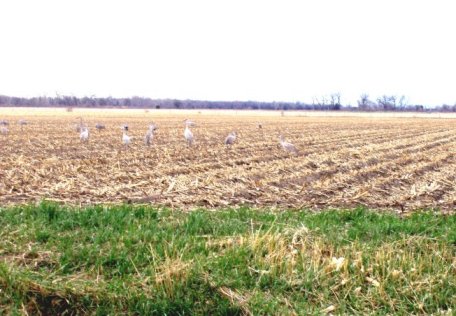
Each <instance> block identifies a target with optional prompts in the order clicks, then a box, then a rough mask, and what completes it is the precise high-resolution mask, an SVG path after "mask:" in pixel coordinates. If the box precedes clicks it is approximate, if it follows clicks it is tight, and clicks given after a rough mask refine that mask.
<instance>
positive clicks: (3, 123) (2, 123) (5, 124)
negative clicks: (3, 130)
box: [0, 120, 9, 126]
mask: <svg viewBox="0 0 456 316" xmlns="http://www.w3.org/2000/svg"><path fill="white" fill-rule="evenodd" d="M0 125H3V126H8V125H9V122H8V121H7V120H0Z"/></svg>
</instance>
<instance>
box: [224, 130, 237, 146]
mask: <svg viewBox="0 0 456 316" xmlns="http://www.w3.org/2000/svg"><path fill="white" fill-rule="evenodd" d="M235 140H236V133H235V132H231V133H229V134H228V136H227V137H226V138H225V145H233V144H234V141H235Z"/></svg>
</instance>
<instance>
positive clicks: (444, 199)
mask: <svg viewBox="0 0 456 316" xmlns="http://www.w3.org/2000/svg"><path fill="white" fill-rule="evenodd" d="M343 115H345V113H343V114H342V115H340V116H323V115H322V116H320V117H318V116H310V115H307V113H306V112H295V113H288V112H285V115H283V116H282V115H281V113H280V112H252V111H250V112H248V111H246V112H243V111H239V112H236V111H232V112H229V111H207V110H205V111H198V110H195V111H170V110H150V111H144V110H82V109H74V110H72V111H66V110H64V109H31V110H28V109H27V110H23V109H14V110H12V109H0V120H6V121H8V123H9V125H7V126H6V130H4V131H3V132H4V133H2V134H0V149H1V153H2V154H1V156H0V203H1V204H10V203H22V202H33V201H39V200H42V199H48V200H54V201H60V202H69V203H72V204H92V203H102V202H103V203H106V202H108V203H109V202H114V203H117V202H130V201H131V202H143V203H153V204H160V205H166V206H171V207H179V208H195V207H198V206H210V207H224V206H231V205H239V204H249V205H253V206H271V207H274V206H278V207H288V208H289V207H291V208H294V207H296V208H302V207H306V208H316V209H320V208H328V207H353V206H356V205H366V206H368V207H371V208H378V209H395V210H402V211H407V210H413V209H418V208H431V207H432V208H440V209H443V210H453V209H454V205H455V203H456V178H455V171H456V170H455V169H456V158H455V153H456V145H455V142H456V119H454V118H435V117H424V116H423V117H413V116H412V115H409V117H388V116H385V115H381V116H376V114H372V115H363V116H352V117H349V116H343ZM80 118H82V123H83V124H84V125H87V126H88V128H89V135H90V136H89V140H88V142H81V140H80V133H79V132H77V131H76V126H77V125H78V124H80V122H81V119H80ZM186 118H189V119H191V120H192V121H194V122H195V126H192V127H190V129H191V131H192V132H193V136H194V143H193V145H192V146H190V147H189V146H187V143H186V141H185V139H184V128H185V124H184V122H183V120H184V119H186ZM21 119H22V120H25V121H26V124H19V120H21ZM152 122H153V123H155V124H156V125H157V127H158V129H157V130H156V131H155V133H154V137H153V140H152V144H151V146H146V145H145V144H144V136H145V134H146V132H147V128H148V126H149V124H151V123H152ZM97 123H101V124H103V125H104V126H105V128H104V129H100V130H97V129H96V128H95V125H96V124H97ZM123 124H128V126H129V129H128V135H129V136H130V137H131V142H130V144H128V145H126V144H123V143H122V129H121V126H122V125H123ZM259 124H261V128H260V127H259ZM231 131H235V132H236V134H237V138H236V140H235V142H234V144H233V145H232V146H226V145H225V144H224V140H225V138H226V136H227V135H228V133H230V132H231ZM279 135H283V136H284V138H285V139H286V141H288V142H290V143H292V144H294V145H295V146H296V148H297V149H298V153H297V154H294V153H290V152H287V151H285V150H283V148H282V147H281V145H280V143H279Z"/></svg>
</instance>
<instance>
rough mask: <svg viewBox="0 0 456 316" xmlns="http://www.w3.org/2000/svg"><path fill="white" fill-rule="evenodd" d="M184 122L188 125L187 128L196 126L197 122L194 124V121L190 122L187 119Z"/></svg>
mask: <svg viewBox="0 0 456 316" xmlns="http://www.w3.org/2000/svg"><path fill="white" fill-rule="evenodd" d="M184 122H185V124H186V125H187V126H190V127H192V126H196V124H195V122H193V121H191V120H189V119H185V120H184Z"/></svg>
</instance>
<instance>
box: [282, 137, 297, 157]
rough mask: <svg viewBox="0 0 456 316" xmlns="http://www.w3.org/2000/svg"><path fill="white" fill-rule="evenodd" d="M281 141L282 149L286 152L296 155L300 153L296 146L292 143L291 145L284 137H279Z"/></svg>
mask: <svg viewBox="0 0 456 316" xmlns="http://www.w3.org/2000/svg"><path fill="white" fill-rule="evenodd" d="M279 139H280V145H282V148H283V149H284V150H285V151H288V152H291V153H294V154H297V153H298V150H297V149H296V147H295V145H293V144H292V143H289V142H287V141H286V140H285V139H284V138H283V136H282V135H280V136H279Z"/></svg>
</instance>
